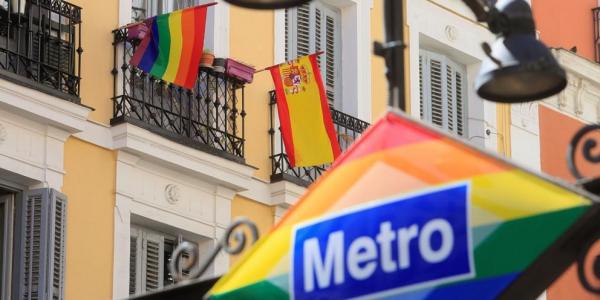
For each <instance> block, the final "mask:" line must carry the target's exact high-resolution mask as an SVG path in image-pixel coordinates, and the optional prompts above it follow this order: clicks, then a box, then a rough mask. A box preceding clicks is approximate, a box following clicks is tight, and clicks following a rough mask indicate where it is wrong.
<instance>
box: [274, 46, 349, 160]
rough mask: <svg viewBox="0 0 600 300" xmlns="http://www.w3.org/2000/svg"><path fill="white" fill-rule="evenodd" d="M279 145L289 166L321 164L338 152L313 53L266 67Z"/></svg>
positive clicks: (315, 56) (332, 158)
mask: <svg viewBox="0 0 600 300" xmlns="http://www.w3.org/2000/svg"><path fill="white" fill-rule="evenodd" d="M269 69H270V71H271V75H272V77H273V82H274V83H275V94H276V96H277V112H278V114H279V122H280V125H281V135H282V137H283V144H284V145H285V150H286V153H287V155H288V158H289V161H290V165H291V167H292V168H293V167H307V166H316V165H322V164H325V163H330V162H332V161H334V160H335V159H336V158H337V157H338V156H339V155H340V152H341V151H340V145H339V144H338V141H337V137H336V133H335V130H334V129H333V121H332V120H331V113H330V112H329V104H328V103H327V96H326V95H325V88H324V87H323V80H322V78H321V72H320V70H319V66H318V64H317V54H312V55H308V56H303V57H300V58H298V59H296V60H293V61H290V62H288V63H284V64H281V65H277V66H273V67H271V68H269Z"/></svg>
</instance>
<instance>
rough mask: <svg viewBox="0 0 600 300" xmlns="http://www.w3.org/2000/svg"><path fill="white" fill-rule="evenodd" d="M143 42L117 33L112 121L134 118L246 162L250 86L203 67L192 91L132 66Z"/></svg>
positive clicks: (148, 126) (187, 142)
mask: <svg viewBox="0 0 600 300" xmlns="http://www.w3.org/2000/svg"><path fill="white" fill-rule="evenodd" d="M138 44H139V41H132V40H128V38H127V29H126V28H122V29H117V30H115V31H114V55H115V59H114V69H113V75H114V90H115V94H114V98H113V104H114V105H113V119H112V120H111V124H113V125H114V124H119V123H123V122H128V123H132V124H135V125H137V126H140V127H143V128H146V129H148V130H150V131H152V132H155V133H157V134H160V135H162V136H164V137H166V138H169V139H171V140H174V141H176V142H179V143H182V144H185V145H187V146H190V147H194V148H197V149H199V150H202V151H206V152H209V153H211V154H215V155H218V156H222V157H225V158H227V159H232V160H235V161H237V162H244V132H245V128H244V119H245V117H246V112H245V110H244V84H243V83H241V82H240V81H238V80H236V79H235V78H233V77H229V76H227V75H225V74H224V73H219V72H215V71H213V70H212V69H207V68H200V72H199V74H198V79H197V81H196V83H195V85H194V88H193V89H192V90H187V89H184V88H180V87H178V86H175V85H172V84H168V83H166V82H164V81H162V80H159V79H156V78H153V77H152V76H150V75H148V74H146V73H143V72H142V71H141V70H139V69H138V68H136V67H134V66H132V65H130V64H129V60H130V59H131V57H132V56H133V53H134V51H135V48H136V46H137V45H138Z"/></svg>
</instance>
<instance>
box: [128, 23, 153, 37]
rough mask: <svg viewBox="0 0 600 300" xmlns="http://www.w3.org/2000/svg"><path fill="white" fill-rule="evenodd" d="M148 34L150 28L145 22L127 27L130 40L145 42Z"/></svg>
mask: <svg viewBox="0 0 600 300" xmlns="http://www.w3.org/2000/svg"><path fill="white" fill-rule="evenodd" d="M147 33H148V26H147V25H146V23H145V22H140V23H136V24H133V25H131V26H129V27H127V39H128V40H143V39H144V37H145V36H146V34H147Z"/></svg>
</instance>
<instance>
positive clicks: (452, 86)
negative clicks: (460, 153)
mask: <svg viewBox="0 0 600 300" xmlns="http://www.w3.org/2000/svg"><path fill="white" fill-rule="evenodd" d="M465 74H466V72H465V70H464V67H463V66H461V65H459V64H457V63H455V62H453V61H452V60H450V59H449V58H447V57H445V56H443V55H440V54H436V53H432V52H429V51H425V50H421V52H420V54H419V88H420V108H421V118H422V119H423V120H426V121H429V122H431V123H432V124H433V125H435V126H436V127H439V128H441V129H445V130H448V131H450V132H453V133H456V134H457V135H460V136H463V135H465V122H464V119H465V118H466V117H465V115H466V114H465V106H464V101H465V99H464V97H465V86H464V82H465V78H466V75H465Z"/></svg>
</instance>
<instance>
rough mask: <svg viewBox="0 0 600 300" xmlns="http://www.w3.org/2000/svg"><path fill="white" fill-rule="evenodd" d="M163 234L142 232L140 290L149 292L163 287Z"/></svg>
mask: <svg viewBox="0 0 600 300" xmlns="http://www.w3.org/2000/svg"><path fill="white" fill-rule="evenodd" d="M164 243H165V239H164V236H162V235H159V234H154V233H149V232H144V235H143V240H142V247H143V257H142V274H141V276H142V290H143V291H145V292H150V291H154V290H157V289H159V288H162V287H163V282H164V281H163V278H164Z"/></svg>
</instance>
